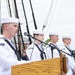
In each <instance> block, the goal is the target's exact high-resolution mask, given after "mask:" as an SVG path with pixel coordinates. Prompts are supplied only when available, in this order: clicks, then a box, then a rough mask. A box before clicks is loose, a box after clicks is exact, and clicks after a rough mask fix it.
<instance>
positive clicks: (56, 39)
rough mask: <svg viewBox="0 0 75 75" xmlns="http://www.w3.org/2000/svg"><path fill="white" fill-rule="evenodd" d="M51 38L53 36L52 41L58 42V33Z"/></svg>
mask: <svg viewBox="0 0 75 75" xmlns="http://www.w3.org/2000/svg"><path fill="white" fill-rule="evenodd" d="M50 38H51V41H52V42H53V43H56V42H58V39H59V38H58V35H52V36H50Z"/></svg>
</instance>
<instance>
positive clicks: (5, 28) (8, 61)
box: [0, 17, 26, 75]
mask: <svg viewBox="0 0 75 75" xmlns="http://www.w3.org/2000/svg"><path fill="white" fill-rule="evenodd" d="M18 22H19V20H18V19H17V18H12V17H10V18H2V19H1V25H2V35H0V75H11V67H12V66H13V65H16V64H19V63H26V61H24V62H23V61H20V60H21V59H20V56H19V53H18V51H17V50H16V49H15V46H14V45H13V44H12V42H11V38H12V37H14V36H15V35H16V33H17V31H18ZM9 43H10V45H11V46H12V47H13V48H12V47H11V46H10V45H9Z"/></svg>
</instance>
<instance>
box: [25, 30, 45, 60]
mask: <svg viewBox="0 0 75 75" xmlns="http://www.w3.org/2000/svg"><path fill="white" fill-rule="evenodd" d="M33 36H34V37H35V38H36V39H38V40H41V41H43V40H44V32H43V31H41V30H34V31H33ZM36 39H34V42H33V43H32V44H31V45H30V46H29V47H28V49H27V50H26V53H27V56H28V58H29V60H30V61H39V60H44V59H45V58H46V55H45V53H44V47H43V45H42V43H41V42H40V41H38V40H36Z"/></svg>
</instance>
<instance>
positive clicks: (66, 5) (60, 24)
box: [2, 0, 75, 50]
mask: <svg viewBox="0 0 75 75" xmlns="http://www.w3.org/2000/svg"><path fill="white" fill-rule="evenodd" d="M2 1H3V0H2ZM16 1H17V2H18V3H19V2H21V0H16ZM23 1H24V4H25V10H26V15H27V20H28V25H29V29H30V33H31V34H32V31H33V29H34V23H33V19H32V13H31V9H30V4H29V0H23ZM31 1H32V5H33V11H34V15H35V19H36V24H37V27H38V29H42V28H43V25H44V24H45V25H46V27H45V29H44V31H45V40H46V39H47V38H48V34H49V32H52V31H56V32H57V33H59V41H58V45H62V40H61V37H62V36H64V35H69V36H70V37H71V38H72V43H71V47H72V49H74V50H75V37H74V36H75V30H74V29H75V0H31ZM52 2H53V3H52ZM3 3H4V2H3ZM51 3H52V8H51ZM20 5H21V4H19V5H18V8H19V9H20V8H21V9H22V6H20ZM50 8H51V11H50ZM49 11H50V14H48V13H49ZM3 12H4V11H3ZM19 13H20V15H21V16H24V14H23V11H22V10H21V11H20V12H19ZM5 15H6V14H5ZM4 17H5V16H4ZM46 17H47V18H46ZM21 21H24V18H22V19H21ZM21 27H22V32H25V29H26V26H25V24H24V25H22V26H21Z"/></svg>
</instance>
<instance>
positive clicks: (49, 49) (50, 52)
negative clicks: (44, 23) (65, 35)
mask: <svg viewBox="0 0 75 75" xmlns="http://www.w3.org/2000/svg"><path fill="white" fill-rule="evenodd" d="M58 37H59V36H58V33H57V32H51V33H49V38H50V42H49V43H48V44H49V45H47V46H46V49H45V53H46V56H47V59H50V58H58V57H60V52H59V50H57V49H56V48H55V47H54V46H56V47H57V44H56V43H57V42H58V39H59V38H58ZM52 44H53V45H54V46H53V45H52ZM57 48H58V47H57Z"/></svg>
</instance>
